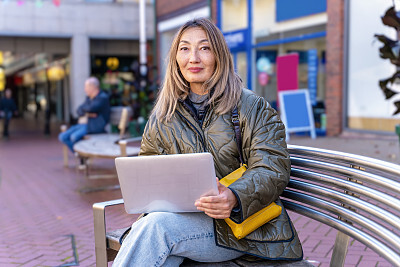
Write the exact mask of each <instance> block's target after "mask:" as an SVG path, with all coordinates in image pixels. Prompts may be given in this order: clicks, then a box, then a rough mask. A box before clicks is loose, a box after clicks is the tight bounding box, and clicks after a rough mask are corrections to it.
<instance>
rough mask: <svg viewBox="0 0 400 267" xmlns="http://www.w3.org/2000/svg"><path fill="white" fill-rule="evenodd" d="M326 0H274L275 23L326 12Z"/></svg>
mask: <svg viewBox="0 0 400 267" xmlns="http://www.w3.org/2000/svg"><path fill="white" fill-rule="evenodd" d="M326 2H327V1H326V0H301V1H294V0H275V3H276V21H277V22H281V21H286V20H291V19H296V18H301V17H305V16H310V15H314V14H318V13H323V12H326Z"/></svg>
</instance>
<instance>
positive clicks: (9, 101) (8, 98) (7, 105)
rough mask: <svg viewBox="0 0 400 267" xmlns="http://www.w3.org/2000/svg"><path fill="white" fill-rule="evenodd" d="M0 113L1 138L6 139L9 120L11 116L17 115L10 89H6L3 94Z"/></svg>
mask: <svg viewBox="0 0 400 267" xmlns="http://www.w3.org/2000/svg"><path fill="white" fill-rule="evenodd" d="M0 111H1V113H2V114H3V121H4V124H3V137H4V138H8V137H9V133H8V127H9V125H10V120H11V118H12V116H13V115H17V105H16V104H15V101H14V99H13V98H12V91H11V89H6V90H5V92H4V97H3V98H2V99H1V101H0Z"/></svg>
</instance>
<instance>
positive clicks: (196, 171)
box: [115, 153, 218, 214]
mask: <svg viewBox="0 0 400 267" xmlns="http://www.w3.org/2000/svg"><path fill="white" fill-rule="evenodd" d="M115 166H116V168H117V174H118V179H119V183H120V186H121V191H122V197H123V199H124V203H125V210H126V212H127V213H130V214H135V213H143V212H153V211H168V212H198V210H197V209H196V206H195V205H194V202H195V201H196V200H197V199H199V198H200V197H201V196H206V195H218V187H217V182H216V178H215V177H216V176H215V169H214V160H213V157H212V155H211V154H210V153H194V154H176V155H162V156H142V157H120V158H116V159H115Z"/></svg>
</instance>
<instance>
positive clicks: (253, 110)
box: [140, 89, 303, 260]
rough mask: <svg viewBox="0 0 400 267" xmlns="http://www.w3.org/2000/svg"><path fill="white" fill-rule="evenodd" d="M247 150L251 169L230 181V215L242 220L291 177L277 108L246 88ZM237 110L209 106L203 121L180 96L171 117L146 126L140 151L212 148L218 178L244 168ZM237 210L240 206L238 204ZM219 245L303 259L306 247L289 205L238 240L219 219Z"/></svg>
mask: <svg viewBox="0 0 400 267" xmlns="http://www.w3.org/2000/svg"><path fill="white" fill-rule="evenodd" d="M238 112H239V120H240V128H241V133H242V151H243V157H244V161H245V162H246V163H247V165H248V170H247V171H246V172H245V173H244V174H243V176H242V177H241V178H240V179H239V180H237V181H236V182H235V183H233V184H232V185H230V186H229V188H230V189H231V190H232V192H233V193H234V194H235V195H236V197H237V199H238V203H239V209H238V210H239V211H238V212H232V214H231V219H232V220H234V221H236V222H237V223H240V222H242V221H243V220H245V219H246V218H248V217H249V216H251V215H252V214H254V213H256V212H257V211H259V210H261V209H262V208H264V207H266V206H267V205H269V204H270V203H271V202H273V201H275V202H276V203H277V204H278V205H281V206H282V203H281V201H280V200H279V198H278V196H279V195H280V194H281V193H282V192H283V190H284V188H285V187H286V185H287V184H288V182H289V179H290V159H289V153H288V150H287V147H286V141H285V127H284V125H283V123H282V122H281V120H280V118H279V116H278V114H277V112H276V111H275V110H274V109H273V108H271V106H270V105H269V104H268V103H267V102H266V101H265V100H264V99H263V98H261V97H259V96H256V95H255V94H253V93H252V92H251V91H250V90H247V89H243V91H242V95H241V99H240V102H239V103H238ZM231 116H232V114H231V113H230V112H229V113H227V114H224V115H217V114H215V113H214V112H213V109H212V107H210V108H209V109H208V110H207V112H206V114H205V116H204V120H203V122H202V123H200V122H199V121H198V120H197V118H196V116H195V115H194V114H193V112H192V111H191V109H190V108H189V107H188V105H187V104H186V101H179V103H178V105H177V108H176V111H175V113H174V115H173V117H172V119H171V121H169V122H165V121H160V120H158V119H157V118H156V117H155V115H152V116H151V117H150V119H149V122H148V123H147V125H146V128H145V133H144V135H143V139H142V145H141V150H140V155H154V154H178V153H181V154H183V153H198V152H210V153H211V154H212V155H213V157H214V164H215V171H216V175H217V177H218V178H219V179H221V178H222V177H224V176H226V175H227V174H229V173H231V172H232V171H234V170H236V169H237V168H239V167H240V162H239V160H238V157H239V154H238V148H237V145H236V142H235V132H234V127H233V123H232V118H231ZM235 210H236V208H235ZM214 229H215V234H216V243H217V245H218V246H222V247H227V248H230V249H234V250H238V251H242V252H244V253H247V254H249V255H255V256H258V257H262V258H267V259H277V260H278V259H290V260H300V259H302V257H303V251H302V248H301V244H300V241H299V238H298V236H297V233H296V230H295V229H294V226H293V224H292V223H291V221H290V219H289V217H288V215H287V213H286V210H285V209H284V207H283V209H282V214H281V215H280V216H278V217H277V218H275V219H273V220H271V221H270V222H268V223H266V224H264V225H263V226H261V227H260V228H258V229H257V230H255V231H254V232H252V233H250V234H249V235H248V236H247V237H245V238H243V239H241V240H237V239H236V238H235V236H234V235H233V233H232V232H231V230H230V228H229V226H228V225H227V224H226V223H225V221H224V220H214Z"/></svg>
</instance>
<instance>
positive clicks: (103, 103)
mask: <svg viewBox="0 0 400 267" xmlns="http://www.w3.org/2000/svg"><path fill="white" fill-rule="evenodd" d="M86 113H95V114H97V116H96V117H95V118H92V117H88V122H87V132H88V134H92V133H103V132H105V130H104V127H105V126H106V124H107V123H108V122H109V120H110V103H109V97H108V94H107V93H106V92H103V91H100V92H99V93H98V94H97V96H96V97H94V98H93V99H90V98H89V97H86V100H85V102H84V103H83V104H82V105H80V106H79V108H78V115H79V116H84V115H85V114H86Z"/></svg>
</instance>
